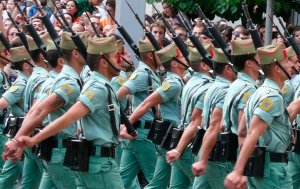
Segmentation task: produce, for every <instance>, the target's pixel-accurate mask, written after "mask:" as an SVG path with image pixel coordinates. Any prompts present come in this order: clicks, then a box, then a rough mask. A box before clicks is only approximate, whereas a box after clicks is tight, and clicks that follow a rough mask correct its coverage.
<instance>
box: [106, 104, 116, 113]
mask: <svg viewBox="0 0 300 189" xmlns="http://www.w3.org/2000/svg"><path fill="white" fill-rule="evenodd" d="M107 107H108V111H110V112H111V111H114V110H115V105H113V104H109V105H107Z"/></svg>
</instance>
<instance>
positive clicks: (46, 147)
mask: <svg viewBox="0 0 300 189" xmlns="http://www.w3.org/2000/svg"><path fill="white" fill-rule="evenodd" d="M70 140H71V139H69V138H67V139H57V138H56V137H49V138H47V139H46V140H43V141H42V142H41V143H40V144H39V154H38V156H39V157H40V158H41V159H43V160H45V161H51V157H52V149H53V148H58V147H62V148H66V147H67V145H68V142H69V141H70ZM59 142H61V143H62V144H59Z"/></svg>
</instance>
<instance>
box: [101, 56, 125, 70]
mask: <svg viewBox="0 0 300 189" xmlns="http://www.w3.org/2000/svg"><path fill="white" fill-rule="evenodd" d="M102 57H103V58H104V60H105V61H106V62H108V65H110V66H111V67H112V68H113V69H114V70H116V71H117V72H120V71H121V69H119V68H117V67H115V66H114V65H113V64H112V63H111V62H110V61H109V60H108V58H106V57H105V56H104V55H103V56H102Z"/></svg>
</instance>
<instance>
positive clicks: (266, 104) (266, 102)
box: [260, 98, 273, 111]
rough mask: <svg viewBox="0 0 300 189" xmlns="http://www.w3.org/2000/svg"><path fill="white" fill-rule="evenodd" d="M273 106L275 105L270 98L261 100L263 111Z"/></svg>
mask: <svg viewBox="0 0 300 189" xmlns="http://www.w3.org/2000/svg"><path fill="white" fill-rule="evenodd" d="M272 106H273V102H272V101H271V100H270V99H269V98H265V99H263V101H261V104H260V108H261V109H262V110H263V111H268V110H270V109H271V108H272Z"/></svg>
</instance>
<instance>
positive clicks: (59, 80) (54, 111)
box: [8, 32, 87, 188]
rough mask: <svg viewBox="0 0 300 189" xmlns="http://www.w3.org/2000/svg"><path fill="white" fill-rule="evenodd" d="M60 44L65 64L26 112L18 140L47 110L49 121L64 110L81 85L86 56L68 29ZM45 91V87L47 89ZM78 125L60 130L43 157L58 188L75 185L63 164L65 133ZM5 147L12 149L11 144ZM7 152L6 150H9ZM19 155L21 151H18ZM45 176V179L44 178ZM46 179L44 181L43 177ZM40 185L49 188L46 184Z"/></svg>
mask: <svg viewBox="0 0 300 189" xmlns="http://www.w3.org/2000/svg"><path fill="white" fill-rule="evenodd" d="M78 35H79V36H80V38H81V40H82V41H83V42H85V44H86V41H87V40H86V34H85V33H78ZM60 47H61V49H62V52H63V58H64V62H65V65H64V66H63V69H62V71H61V73H60V74H59V75H58V76H57V77H56V79H55V81H53V83H52V87H51V88H50V90H49V96H47V95H46V96H47V97H46V98H45V99H43V100H42V99H41V100H40V101H39V102H37V103H36V104H35V105H34V107H33V108H32V109H31V110H30V111H29V112H28V114H27V116H26V118H25V120H24V122H23V125H22V127H21V129H20V131H19V132H18V133H17V135H16V137H15V139H16V140H18V138H19V137H21V136H22V135H30V133H31V132H32V131H33V130H34V128H36V127H38V126H39V125H40V124H41V123H42V121H43V120H44V119H45V118H46V116H48V114H49V121H50V122H52V121H54V120H55V119H57V118H58V117H60V116H62V115H63V114H65V113H66V111H67V110H68V109H69V108H70V107H71V106H72V105H73V104H74V103H75V102H76V100H77V98H78V96H79V94H80V91H81V87H82V83H81V80H80V76H79V74H80V72H81V71H82V69H83V66H84V65H85V60H84V58H83V57H82V55H81V54H80V53H79V52H78V51H77V49H76V46H75V44H74V42H73V40H72V39H71V33H68V32H63V33H62V39H61V43H60ZM46 92H47V91H46ZM76 134H77V125H76V124H75V123H74V124H72V126H70V127H69V128H67V129H65V130H63V131H62V132H61V133H59V134H58V135H57V136H55V139H53V140H54V143H55V144H56V145H55V146H53V148H52V156H51V157H50V159H51V160H50V161H44V160H43V163H44V164H45V165H46V168H47V171H48V175H49V176H51V178H52V180H53V182H54V184H55V186H56V187H57V188H76V184H75V175H74V173H73V171H71V170H70V169H69V168H67V167H64V166H63V165H62V163H63V160H64V156H65V152H66V142H67V140H68V137H75V136H76ZM9 148H12V150H11V149H8V151H11V153H13V146H10V147H9ZM8 153H9V152H8ZM18 155H20V154H18ZM46 180H47V179H46ZM46 180H45V181H46ZM41 186H44V187H45V188H48V186H47V184H45V185H44V183H41Z"/></svg>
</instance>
